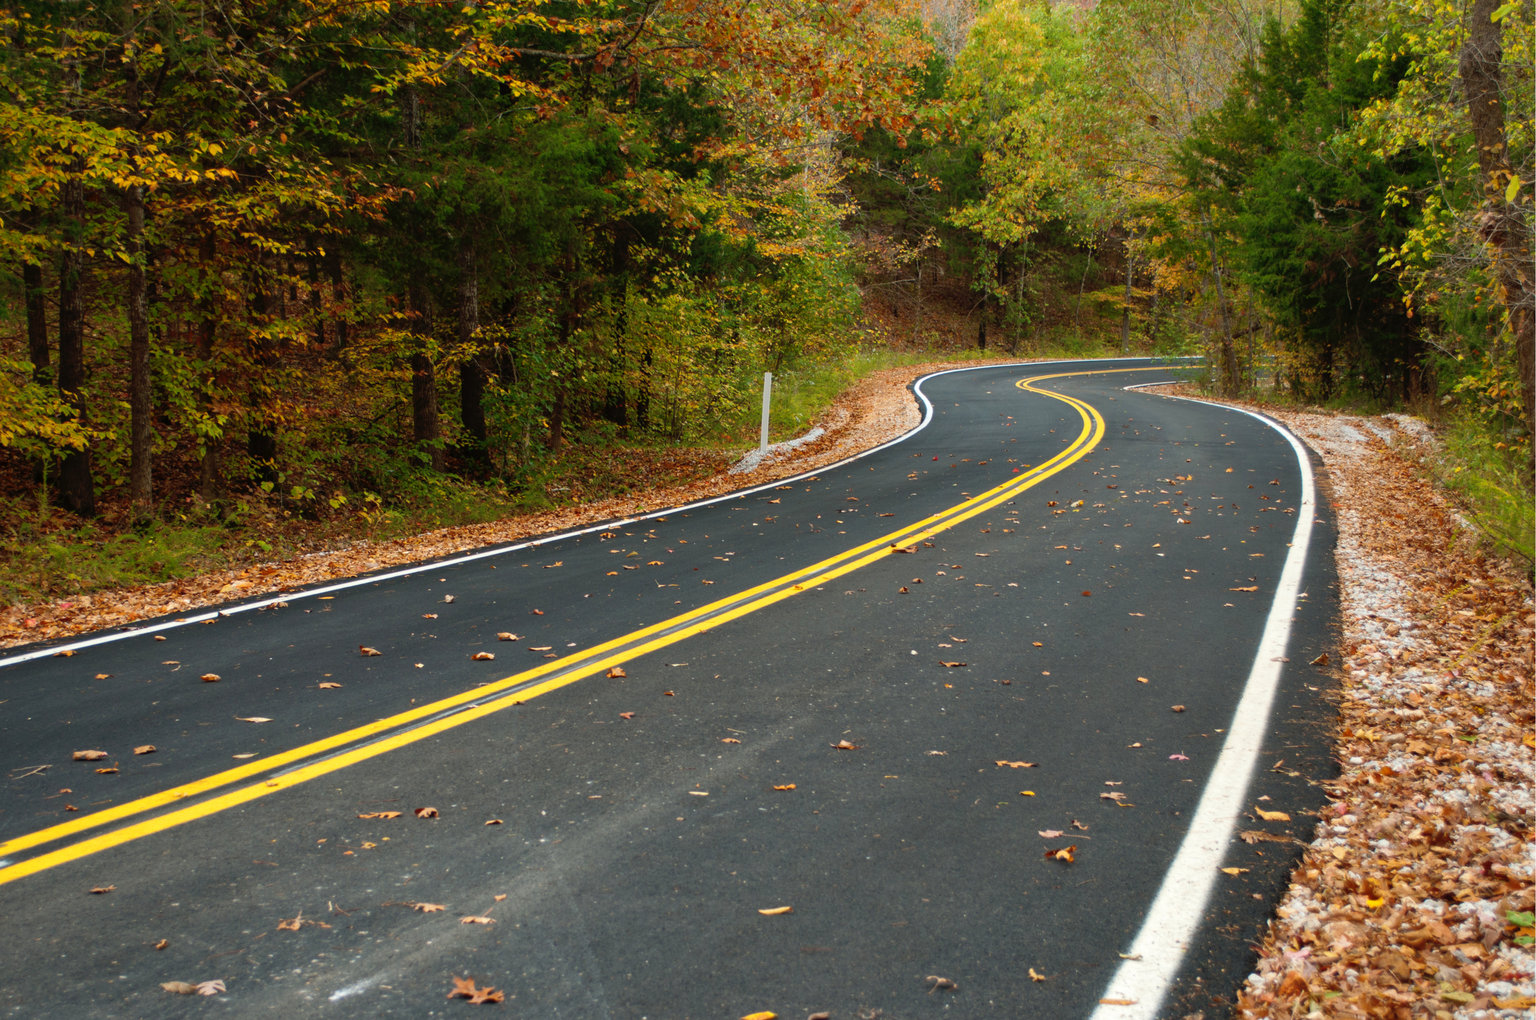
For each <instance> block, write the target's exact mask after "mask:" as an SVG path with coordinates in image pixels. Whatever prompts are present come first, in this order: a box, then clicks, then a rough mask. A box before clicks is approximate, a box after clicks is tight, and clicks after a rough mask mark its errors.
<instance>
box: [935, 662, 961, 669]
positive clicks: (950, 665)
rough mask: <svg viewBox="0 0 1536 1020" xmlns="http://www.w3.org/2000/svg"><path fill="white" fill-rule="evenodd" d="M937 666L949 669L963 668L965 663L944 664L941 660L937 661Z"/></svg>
mask: <svg viewBox="0 0 1536 1020" xmlns="http://www.w3.org/2000/svg"><path fill="white" fill-rule="evenodd" d="M939 665H940V666H945V667H947V668H949V669H953V668H955V667H956V666H964V665H965V663H963V662H944V661H943V660H940V661H939Z"/></svg>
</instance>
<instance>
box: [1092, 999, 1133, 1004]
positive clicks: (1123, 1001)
mask: <svg viewBox="0 0 1536 1020" xmlns="http://www.w3.org/2000/svg"><path fill="white" fill-rule="evenodd" d="M1099 1005H1100V1006H1134V1005H1136V1000H1135V999H1100V1000H1099Z"/></svg>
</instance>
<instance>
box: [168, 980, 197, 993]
mask: <svg viewBox="0 0 1536 1020" xmlns="http://www.w3.org/2000/svg"><path fill="white" fill-rule="evenodd" d="M160 987H161V988H164V989H165V990H166V991H168V992H170V993H172V994H173V995H196V994H197V986H196V985H194V984H192V983H191V982H190V981H162V982H160Z"/></svg>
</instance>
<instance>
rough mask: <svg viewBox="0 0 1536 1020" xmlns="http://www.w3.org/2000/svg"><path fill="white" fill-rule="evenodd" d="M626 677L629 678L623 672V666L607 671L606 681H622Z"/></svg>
mask: <svg viewBox="0 0 1536 1020" xmlns="http://www.w3.org/2000/svg"><path fill="white" fill-rule="evenodd" d="M627 676H629V674H628V673H626V672H624V667H623V666H615V667H613V668H612V669H610V670H609V671H608V679H610V680H622V679H623V678H624V677H627Z"/></svg>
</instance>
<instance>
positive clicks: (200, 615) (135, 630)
mask: <svg viewBox="0 0 1536 1020" xmlns="http://www.w3.org/2000/svg"><path fill="white" fill-rule="evenodd" d="M1091 360H1092V359H1082V358H1079V359H1073V360H1068V361H1061V360H1057V361H1022V362H1014V363H1002V364H984V365H971V366H966V367H964V368H948V369H945V370H944V371H942V372H933V373H930V374H928V375H925V376H922V377H920V378H918V379H916V380H915V381H914V382H913V383H912V393H913V395H914V396H915V397H916V398H917V400H918V402H919V403H920V404H921V405H922V409H923V417H922V420H921V421H919V422H918V423H917V424H916V425H915V426H913V427H912V428H911V430H909V431H907V432H903V433H902V434H901V435H899V436H897V437H896V438H895V439H890V440H887V441H886V442H884V443H881V444H880V445H879V446H873V447H870V448H869V449H868V450H863V451H861V452H859V453H855V454H853V455H851V456H848V457H844V458H843V459H842V460H839V461H836V462H834V463H831V464H824V465H822V466H821V467H819V468H816V469H814V470H811V471H802V472H801V473H800V474H798V475H790V476H788V477H786V478H776V479H774V480H773V481H771V482H764V483H763V484H762V485H756V486H753V487H752V488H750V489H738V490H735V491H732V492H727V493H725V494H723V495H720V496H713V497H711V498H709V499H702V500H699V501H697V502H695V503H684V504H682V505H680V506H674V507H667V508H666V509H663V510H653V511H651V512H650V513H646V514H641V515H640V516H638V517H620V518H614V519H609V520H605V521H602V522H600V523H597V524H594V525H591V526H590V527H586V528H578V529H576V530H574V531H562V532H559V533H557V534H553V535H543V536H540V537H538V538H533V539H529V540H528V541H526V542H517V543H514V544H513V545H498V546H496V547H495V548H494V549H482V550H480V551H479V552H472V553H464V554H462V555H459V556H453V557H450V558H448V559H443V560H427V561H424V562H421V563H413V564H411V565H410V566H407V567H402V568H400V569H399V570H391V571H386V572H385V573H382V574H369V575H367V576H366V577H357V578H350V579H348V580H346V581H340V582H337V583H335V584H327V585H322V586H320V587H318V588H305V589H302V590H300V591H293V592H282V593H280V594H274V595H270V596H267V597H264V598H261V599H258V600H256V601H254V602H242V603H240V604H239V605H234V606H225V607H223V608H220V609H207V610H202V611H200V612H194V613H192V614H191V615H188V616H178V617H176V618H175V619H172V620H162V621H160V622H159V623H152V624H146V625H145V626H142V627H134V626H131V625H130V626H128V627H126V628H124V629H122V630H117V631H112V632H110V633H105V634H96V635H94V636H92V637H88V638H82V639H81V640H79V641H71V642H68V643H66V644H60V645H48V646H47V647H45V648H37V649H34V650H32V651H30V652H22V653H20V654H18V655H10V656H0V669H4V668H6V667H7V666H16V665H20V664H21V663H23V662H31V661H33V660H35V659H46V658H48V657H50V656H54V655H58V654H59V653H60V652H65V651H68V652H77V651H80V650H81V649H84V648H94V647H96V646H97V645H105V644H110V643H112V642H114V641H126V640H128V639H129V638H135V637H142V636H143V635H145V634H158V633H160V632H162V631H167V630H175V629H177V628H178V627H190V626H192V625H193V624H200V623H206V622H207V621H209V620H217V619H220V618H222V617H226V616H235V615H237V614H239V613H249V612H253V611H257V610H262V609H267V608H269V607H271V606H274V605H276V604H277V603H279V602H293V601H296V600H298V599H306V598H317V597H319V596H321V595H329V594H331V593H332V592H338V591H345V590H347V589H348V588H360V587H362V586H364V585H369V584H379V583H381V582H384V581H395V580H398V579H400V578H402V577H410V576H411V575H412V574H421V573H427V572H430V571H433V570H443V569H446V568H448V567H457V566H461V565H463V564H465V563H473V562H475V561H477V560H484V559H490V558H491V557H493V556H505V555H507V554H508V553H514V552H520V551H522V550H524V549H534V548H537V547H539V546H541V545H549V544H551V543H554V542H563V541H565V540H567V539H572V538H580V537H581V536H583V535H590V534H593V533H595V532H599V531H607V530H608V529H610V528H623V527H628V526H629V525H631V524H638V523H640V522H641V521H650V520H655V519H656V518H658V517H667V516H670V515H671V514H676V513H682V512H683V511H686V510H697V509H699V508H700V507H706V506H712V505H714V504H715V503H724V502H728V501H729V500H733V499H744V498H745V497H747V496H750V495H752V494H753V493H756V492H764V491H766V490H768V489H771V488H774V487H775V486H779V485H786V484H790V483H793V482H799V481H804V480H805V479H807V478H810V477H812V476H814V475H820V474H825V473H826V472H828V471H835V470H837V469H838V468H840V467H843V466H844V465H846V464H852V463H853V462H854V461H856V460H861V459H863V458H864V457H868V456H870V455H872V454H876V453H879V452H880V451H881V450H884V449H887V448H888V447H892V446H895V445H896V444H897V443H903V442H906V441H907V440H908V439H911V438H912V437H913V436H915V435H917V434H918V433H919V432H921V431H923V429H925V428H927V427H928V426H929V425H930V424H931V423H932V421H933V403H932V402H931V401H930V400H929V399H928V397H927V395H926V394H924V393H923V383H925V382H927V381H928V380H930V379H937V378H939V377H940V376H944V375H953V374H955V373H957V372H979V371H983V370H986V369H1018V368H1026V367H1027V368H1031V369H1034V368H1039V367H1042V366H1051V365H1080V364H1084V363H1085V362H1087V361H1091ZM1103 360H1105V361H1158V360H1166V359H1160V358H1105V359H1103ZM1151 385H1156V384H1151Z"/></svg>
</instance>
